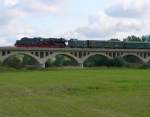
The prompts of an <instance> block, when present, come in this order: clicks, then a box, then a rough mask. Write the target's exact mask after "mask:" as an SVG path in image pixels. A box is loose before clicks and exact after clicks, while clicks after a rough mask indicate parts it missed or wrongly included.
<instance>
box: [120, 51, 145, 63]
mask: <svg viewBox="0 0 150 117" xmlns="http://www.w3.org/2000/svg"><path fill="white" fill-rule="evenodd" d="M127 56H133V57H136V58H137V59H139V60H140V61H141V62H143V63H144V62H145V60H144V58H142V57H141V56H139V55H137V54H136V53H125V54H123V55H122V56H121V57H122V58H124V57H127Z"/></svg>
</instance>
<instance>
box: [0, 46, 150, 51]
mask: <svg viewBox="0 0 150 117" xmlns="http://www.w3.org/2000/svg"><path fill="white" fill-rule="evenodd" d="M0 50H1V51H2V50H11V51H90V52H104V51H107V52H109V51H111V52H112V51H113V52H118V51H119V52H129V51H130V52H150V49H106V48H105V49H103V48H17V47H0Z"/></svg>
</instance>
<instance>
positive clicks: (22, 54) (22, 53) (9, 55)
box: [1, 52, 40, 67]
mask: <svg viewBox="0 0 150 117" xmlns="http://www.w3.org/2000/svg"><path fill="white" fill-rule="evenodd" d="M15 56H24V57H25V56H27V57H29V58H31V59H32V60H34V62H35V63H36V65H35V66H36V67H38V66H39V65H40V62H39V60H38V58H37V57H36V56H34V55H32V54H30V53H24V52H14V53H11V54H8V55H7V56H5V57H4V58H3V60H2V61H1V63H2V64H5V62H6V61H7V60H9V59H10V58H12V57H15Z"/></svg>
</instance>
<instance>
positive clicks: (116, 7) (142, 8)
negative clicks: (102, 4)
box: [106, 0, 150, 18]
mask: <svg viewBox="0 0 150 117" xmlns="http://www.w3.org/2000/svg"><path fill="white" fill-rule="evenodd" d="M149 4H150V1H149V0H124V1H122V0H117V2H115V3H114V4H112V5H110V6H109V7H108V9H106V14H108V15H109V16H113V17H125V18H140V17H142V16H144V15H145V13H148V12H149V10H150V9H149Z"/></svg>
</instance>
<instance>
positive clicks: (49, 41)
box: [15, 37, 150, 49]
mask: <svg viewBox="0 0 150 117" xmlns="http://www.w3.org/2000/svg"><path fill="white" fill-rule="evenodd" d="M15 46H16V47H19V48H21V47H25V48H34V47H39V48H102V49H150V42H133V41H120V40H109V41H100V40H78V39H70V40H66V39H64V38H40V37H38V38H28V37H24V38H22V39H21V40H17V41H16V43H15Z"/></svg>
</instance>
